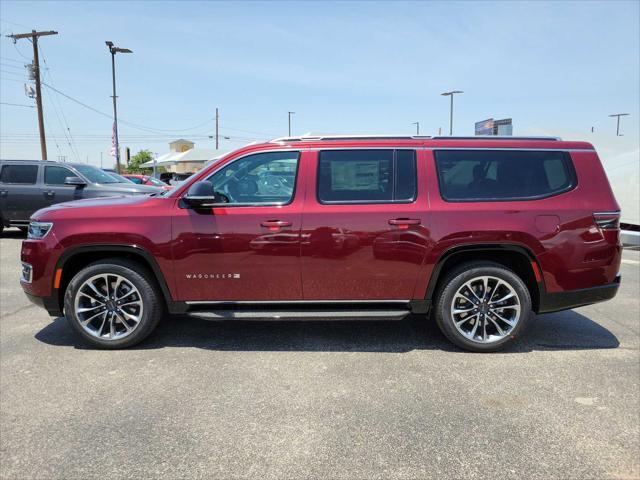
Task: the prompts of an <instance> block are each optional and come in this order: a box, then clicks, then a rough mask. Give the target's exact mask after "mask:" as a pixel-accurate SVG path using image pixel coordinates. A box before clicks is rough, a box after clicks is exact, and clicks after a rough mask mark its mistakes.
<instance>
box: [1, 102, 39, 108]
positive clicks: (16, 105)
mask: <svg viewBox="0 0 640 480" xmlns="http://www.w3.org/2000/svg"><path fill="white" fill-rule="evenodd" d="M0 105H11V106H13V107H27V108H35V107H34V106H33V105H22V104H20V103H7V102H0Z"/></svg>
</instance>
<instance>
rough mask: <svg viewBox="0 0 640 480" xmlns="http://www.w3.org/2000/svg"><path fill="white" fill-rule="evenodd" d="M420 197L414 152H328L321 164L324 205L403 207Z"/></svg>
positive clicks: (320, 160)
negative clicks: (381, 204)
mask: <svg viewBox="0 0 640 480" xmlns="http://www.w3.org/2000/svg"><path fill="white" fill-rule="evenodd" d="M415 197H416V157H415V152H414V151H413V150H327V151H323V152H320V159H319V162H318V200H319V201H320V202H321V203H394V202H398V203H402V202H411V201H413V200H414V199H415Z"/></svg>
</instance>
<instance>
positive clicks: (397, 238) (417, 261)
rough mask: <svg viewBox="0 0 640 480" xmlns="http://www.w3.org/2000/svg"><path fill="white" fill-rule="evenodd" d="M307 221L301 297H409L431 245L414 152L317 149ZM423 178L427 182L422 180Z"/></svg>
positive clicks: (419, 167)
mask: <svg viewBox="0 0 640 480" xmlns="http://www.w3.org/2000/svg"><path fill="white" fill-rule="evenodd" d="M309 170H310V173H311V175H309V181H308V184H307V191H308V192H309V193H308V200H307V203H306V205H305V211H304V215H303V219H302V234H301V240H302V256H301V265H302V286H303V290H304V299H305V300H307V301H319V300H324V301H327V300H377V301H384V300H396V301H397V300H410V299H412V298H413V292H414V288H415V286H416V279H417V276H418V270H419V268H420V265H421V264H422V262H423V260H424V258H425V254H426V252H427V250H428V249H429V246H430V239H429V232H428V229H427V225H428V223H427V195H426V192H425V189H424V188H421V187H420V182H418V179H421V178H423V177H424V162H421V163H420V164H418V163H417V162H416V151H414V150H403V149H368V150H367V149H345V150H325V151H320V152H317V155H314V157H313V158H311V162H310V165H309ZM422 183H424V182H422Z"/></svg>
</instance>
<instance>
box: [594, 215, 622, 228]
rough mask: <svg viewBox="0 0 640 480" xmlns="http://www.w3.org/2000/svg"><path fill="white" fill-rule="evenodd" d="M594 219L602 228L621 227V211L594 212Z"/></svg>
mask: <svg viewBox="0 0 640 480" xmlns="http://www.w3.org/2000/svg"><path fill="white" fill-rule="evenodd" d="M593 219H594V220H595V222H596V225H598V227H600V228H601V229H602V230H617V229H619V228H620V212H594V214H593Z"/></svg>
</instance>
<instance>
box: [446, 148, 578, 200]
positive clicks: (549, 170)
mask: <svg viewBox="0 0 640 480" xmlns="http://www.w3.org/2000/svg"><path fill="white" fill-rule="evenodd" d="M434 156H435V159H436V169H437V171H438V182H439V184H440V193H441V194H442V198H444V199H445V200H448V201H454V202H455V201H474V200H480V201H482V200H484V201H507V200H527V199H535V198H543V197H548V196H551V195H556V194H559V193H562V192H566V191H568V190H571V189H572V188H573V187H574V186H575V185H576V180H575V172H574V170H573V166H572V164H571V160H570V157H569V154H568V153H566V152H554V151H538V152H536V151H526V150H476V151H473V150H441V151H435V152H434Z"/></svg>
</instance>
